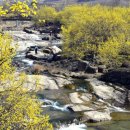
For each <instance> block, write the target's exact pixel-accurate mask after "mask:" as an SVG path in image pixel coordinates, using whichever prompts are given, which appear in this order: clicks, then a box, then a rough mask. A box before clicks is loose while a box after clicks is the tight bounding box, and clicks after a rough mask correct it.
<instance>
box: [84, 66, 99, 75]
mask: <svg viewBox="0 0 130 130" xmlns="http://www.w3.org/2000/svg"><path fill="white" fill-rule="evenodd" d="M86 73H92V74H94V73H98V67H96V66H89V67H87V69H86Z"/></svg>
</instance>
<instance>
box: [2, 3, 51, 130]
mask: <svg viewBox="0 0 130 130" xmlns="http://www.w3.org/2000/svg"><path fill="white" fill-rule="evenodd" d="M33 6H34V8H36V7H35V5H33ZM10 11H11V13H13V15H14V16H17V15H18V16H22V17H27V16H30V15H31V14H32V13H33V15H34V14H35V13H34V12H35V11H34V9H32V8H30V7H29V6H28V5H27V3H26V2H20V1H18V2H17V3H15V4H13V5H11V6H10V8H9V10H6V9H5V8H4V7H3V6H1V7H0V16H7V15H8V14H9V12H10ZM12 42H13V39H12V38H11V37H10V36H9V35H8V34H0V129H1V130H52V129H53V127H52V125H51V124H50V123H49V116H46V115H43V114H42V109H41V104H40V103H39V101H38V100H37V98H36V96H35V93H36V90H37V89H36V90H32V89H31V88H30V89H29V86H28V88H26V87H25V84H26V75H25V74H18V73H16V71H15V68H14V67H13V65H12V59H13V57H14V56H15V54H16V48H17V47H16V46H14V45H12ZM35 86H37V81H36V84H35Z"/></svg>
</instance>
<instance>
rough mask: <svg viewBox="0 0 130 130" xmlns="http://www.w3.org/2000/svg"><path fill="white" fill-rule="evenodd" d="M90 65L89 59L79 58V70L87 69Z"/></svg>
mask: <svg viewBox="0 0 130 130" xmlns="http://www.w3.org/2000/svg"><path fill="white" fill-rule="evenodd" d="M88 67H89V62H88V61H83V60H79V62H78V71H86V69H87V68H88Z"/></svg>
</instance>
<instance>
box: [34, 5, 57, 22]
mask: <svg viewBox="0 0 130 130" xmlns="http://www.w3.org/2000/svg"><path fill="white" fill-rule="evenodd" d="M56 18H57V12H56V10H55V8H53V7H50V6H42V7H41V8H40V9H39V10H38V11H37V13H36V15H35V16H34V20H35V22H36V24H44V23H45V22H55V20H56Z"/></svg>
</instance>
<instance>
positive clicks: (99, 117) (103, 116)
mask: <svg viewBox="0 0 130 130" xmlns="http://www.w3.org/2000/svg"><path fill="white" fill-rule="evenodd" d="M84 115H85V118H86V119H87V120H88V121H92V122H100V121H109V120H111V119H112V118H111V116H110V112H109V111H104V112H100V111H89V112H85V113H84Z"/></svg>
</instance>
